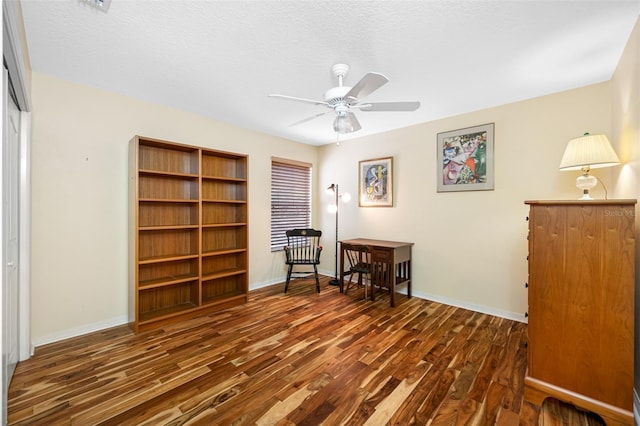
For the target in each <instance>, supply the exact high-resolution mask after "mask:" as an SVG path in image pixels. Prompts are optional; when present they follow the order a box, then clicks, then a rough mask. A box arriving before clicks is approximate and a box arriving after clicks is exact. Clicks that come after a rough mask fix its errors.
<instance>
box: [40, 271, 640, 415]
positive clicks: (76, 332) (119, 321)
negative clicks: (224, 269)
mask: <svg viewBox="0 0 640 426" xmlns="http://www.w3.org/2000/svg"><path fill="white" fill-rule="evenodd" d="M318 273H319V274H320V275H325V276H328V277H333V273H332V272H328V271H318ZM284 280H285V277H284V276H283V277H277V278H273V279H270V280H268V281H263V282H260V283H253V284H251V285H250V286H249V290H257V289H259V288H263V287H268V286H270V285H274V284H279V283H282V282H284ZM398 292H399V293H401V294H407V289H406V287H404V288H403V287H400V288H399V289H398ZM412 296H414V297H418V298H420V299H425V300H431V301H433V302H438V303H444V304H445V305H451V306H456V307H458V308H463V309H469V310H471V311H474V312H479V313H482V314H488V315H493V316H496V317H501V318H506V319H510V320H513V321H519V322H524V323H526V322H527V320H526V318H525V316H524V314H521V313H516V312H509V311H503V310H500V309H496V308H494V307H491V306H484V305H477V304H473V303H469V302H466V301H463V300H457V299H451V298H448V297H442V296H436V295H433V294H429V293H422V292H416V291H414V292H413V294H412ZM128 322H129V319H128V317H127V316H126V315H123V316H121V317H117V318H112V319H109V320H105V321H98V322H94V323H91V324H86V325H82V326H79V327H73V328H70V329H67V330H62V331H59V332H56V333H52V334H49V335H45V336H40V337H37V338H34V339H33V341H32V342H31V343H32V347H33V348H36V347H38V346H42V345H46V344H49V343H53V342H58V341H60V340H64V339H69V338H71V337H77V336H81V335H83V334H88V333H93V332H95V331H100V330H104V329H107V328H111V327H116V326H119V325H124V324H127V323H128ZM31 354H33V350H32V351H31ZM634 395H635V404H634V405H635V407H634V411H636V419H637V416H638V414H637V412H640V400H639V399H638V394H637V393H635V392H634ZM637 423H638V425H640V421H637Z"/></svg>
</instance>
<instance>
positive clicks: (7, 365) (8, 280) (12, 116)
mask: <svg viewBox="0 0 640 426" xmlns="http://www.w3.org/2000/svg"><path fill="white" fill-rule="evenodd" d="M4 73H5V74H4V77H5V78H4V92H3V103H4V105H3V106H4V108H3V111H4V117H3V121H4V123H3V124H4V125H3V129H4V135H3V138H2V262H3V263H2V265H3V273H2V274H3V275H2V314H3V315H2V390H3V392H2V393H3V395H4V396H5V398H3V405H5V404H6V395H7V389H8V388H9V383H10V381H11V376H12V375H13V370H14V369H15V367H16V364H17V363H18V323H19V322H18V314H19V313H18V264H19V261H20V259H19V248H20V247H19V238H18V235H19V230H20V228H19V226H20V224H19V201H20V200H19V195H18V194H19V193H20V191H19V190H20V138H19V135H20V111H19V110H18V107H17V106H16V104H15V102H14V101H13V99H12V98H11V96H9V94H8V80H9V79H8V76H7V71H6V69H5V70H4ZM2 408H3V417H4V414H6V406H3V407H2ZM5 419H6V417H5Z"/></svg>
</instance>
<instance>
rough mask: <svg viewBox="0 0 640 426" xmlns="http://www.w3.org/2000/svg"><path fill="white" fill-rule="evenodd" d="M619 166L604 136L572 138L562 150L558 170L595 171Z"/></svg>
mask: <svg viewBox="0 0 640 426" xmlns="http://www.w3.org/2000/svg"><path fill="white" fill-rule="evenodd" d="M616 164H620V160H619V159H618V156H617V155H616V152H615V151H614V150H613V147H612V146H611V144H610V143H609V139H608V138H607V137H606V136H605V135H590V134H589V133H585V134H584V136H580V137H579V138H574V139H571V140H570V141H569V143H568V144H567V148H566V149H565V150H564V155H563V156H562V161H560V170H581V169H582V168H584V167H588V168H591V169H596V168H599V167H610V166H615V165H616Z"/></svg>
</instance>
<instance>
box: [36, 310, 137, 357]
mask: <svg viewBox="0 0 640 426" xmlns="http://www.w3.org/2000/svg"><path fill="white" fill-rule="evenodd" d="M128 322H129V318H128V317H127V316H126V315H123V316H120V317H117V318H112V319H109V320H105V321H98V322H94V323H91V324H85V325H81V326H79V327H73V328H69V329H67V330H62V331H58V332H56V333H52V334H48V335H46V336H40V337H36V338H34V339H33V341H32V342H31V343H32V345H33V347H34V348H37V347H38V346H42V345H46V344H49V343H53V342H58V341H60V340H64V339H69V338H71V337H77V336H81V335H83V334H88V333H93V332H94V331H100V330H104V329H107V328H111V327H116V326H119V325H124V324H127V323H128ZM32 352H33V351H32Z"/></svg>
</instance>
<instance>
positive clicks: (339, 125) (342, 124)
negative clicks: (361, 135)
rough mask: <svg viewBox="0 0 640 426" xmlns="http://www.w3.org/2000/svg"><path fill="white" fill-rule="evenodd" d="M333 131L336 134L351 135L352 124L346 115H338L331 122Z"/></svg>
mask: <svg viewBox="0 0 640 426" xmlns="http://www.w3.org/2000/svg"><path fill="white" fill-rule="evenodd" d="M333 130H335V131H336V133H343V134H344V133H351V132H353V123H352V122H351V119H350V118H349V115H348V114H346V113H339V114H338V115H337V116H336V119H335V120H334V121H333Z"/></svg>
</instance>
